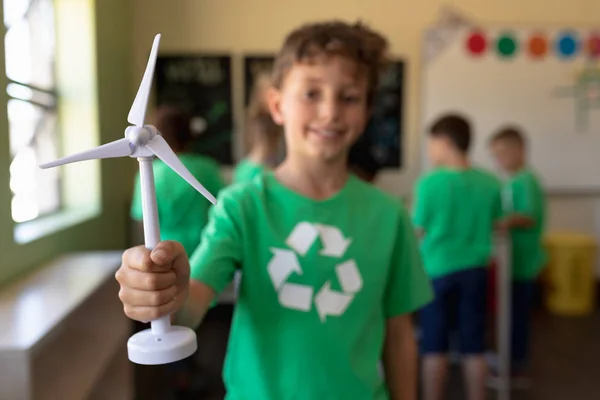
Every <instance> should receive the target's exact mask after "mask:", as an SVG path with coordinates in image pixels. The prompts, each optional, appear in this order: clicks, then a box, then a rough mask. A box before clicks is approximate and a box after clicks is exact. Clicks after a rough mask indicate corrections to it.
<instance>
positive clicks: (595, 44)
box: [586, 34, 600, 58]
mask: <svg viewBox="0 0 600 400" xmlns="http://www.w3.org/2000/svg"><path fill="white" fill-rule="evenodd" d="M586 50H587V52H588V55H589V56H590V57H594V58H595V57H598V56H600V36H599V35H597V34H594V35H592V36H590V38H589V39H588V40H587V43H586Z"/></svg>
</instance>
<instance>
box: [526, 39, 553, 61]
mask: <svg viewBox="0 0 600 400" xmlns="http://www.w3.org/2000/svg"><path fill="white" fill-rule="evenodd" d="M547 51H548V42H547V41H546V38H545V37H544V36H542V35H534V36H532V37H531V38H530V39H529V54H531V55H532V56H533V57H536V58H539V57H542V56H544V55H545V54H546V52H547Z"/></svg>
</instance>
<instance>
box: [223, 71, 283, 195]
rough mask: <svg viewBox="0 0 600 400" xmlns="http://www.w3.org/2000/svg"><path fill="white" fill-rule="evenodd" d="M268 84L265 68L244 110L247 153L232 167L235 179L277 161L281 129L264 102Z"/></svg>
mask: <svg viewBox="0 0 600 400" xmlns="http://www.w3.org/2000/svg"><path fill="white" fill-rule="evenodd" d="M269 87H270V76H269V75H268V74H267V73H266V72H263V73H261V74H259V75H258V77H257V80H256V83H255V84H254V88H253V90H252V96H251V98H250V104H249V105H248V109H247V110H246V121H245V126H244V139H245V144H246V149H248V154H247V155H246V157H245V158H244V159H243V160H241V161H240V162H239V163H238V164H237V165H236V167H235V170H234V172H233V182H234V183H239V182H246V181H251V180H252V179H254V178H255V177H256V176H258V175H260V174H262V173H263V172H264V171H265V170H268V169H270V168H272V167H273V166H274V165H275V164H276V157H277V152H278V150H279V148H280V147H279V145H280V144H281V141H282V139H283V132H282V129H281V126H279V125H277V124H276V123H275V121H273V118H272V117H271V113H270V112H269V107H268V105H267V93H268V89H269Z"/></svg>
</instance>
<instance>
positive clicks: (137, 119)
mask: <svg viewBox="0 0 600 400" xmlns="http://www.w3.org/2000/svg"><path fill="white" fill-rule="evenodd" d="M159 43H160V34H158V35H156V36H155V37H154V43H152V50H151V51H150V57H149V58H148V64H147V65H146V71H144V77H143V78H142V82H141V83H140V87H139V89H138V92H137V94H136V96H135V100H134V101H133V104H132V105H131V110H129V115H128V116H127V121H128V122H129V123H130V124H134V125H137V126H144V119H145V118H146V108H147V107H148V97H150V90H151V89H152V77H153V76H154V66H155V65H156V57H157V56H158V45H159Z"/></svg>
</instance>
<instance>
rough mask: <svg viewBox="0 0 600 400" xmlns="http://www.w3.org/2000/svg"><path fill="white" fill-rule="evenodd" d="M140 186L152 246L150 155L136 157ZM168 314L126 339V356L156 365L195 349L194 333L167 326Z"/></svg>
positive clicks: (154, 215)
mask: <svg viewBox="0 0 600 400" xmlns="http://www.w3.org/2000/svg"><path fill="white" fill-rule="evenodd" d="M138 161H139V164H140V182H141V186H142V199H143V200H142V201H143V202H142V211H143V217H144V242H145V245H146V248H148V249H149V250H152V249H154V247H156V245H157V244H158V242H160V229H159V223H158V208H157V205H156V191H155V187H154V172H153V170H152V157H139V158H138ZM170 318H171V317H170V316H168V315H167V316H164V317H161V318H159V319H157V320H154V321H151V323H150V324H151V325H150V326H151V328H150V329H146V330H144V331H141V332H138V333H136V334H135V335H133V336H131V337H130V338H129V341H128V342H127V350H128V352H129V359H130V360H131V361H132V362H134V363H136V364H143V365H158V364H168V363H172V362H175V361H179V360H182V359H184V358H187V357H189V356H191V355H192V354H194V353H195V352H196V350H197V346H198V345H197V342H196V333H195V332H194V331H193V330H192V329H190V328H187V327H181V326H171V319H170Z"/></svg>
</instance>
